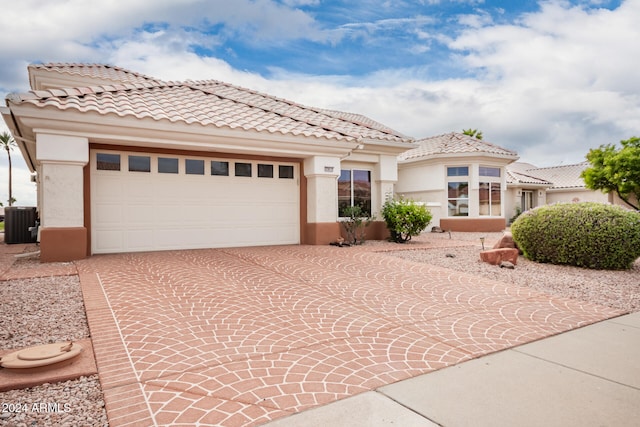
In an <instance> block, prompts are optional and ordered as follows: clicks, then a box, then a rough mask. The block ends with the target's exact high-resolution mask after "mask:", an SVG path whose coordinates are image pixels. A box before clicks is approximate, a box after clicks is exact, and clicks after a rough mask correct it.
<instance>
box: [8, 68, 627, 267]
mask: <svg viewBox="0 0 640 427" xmlns="http://www.w3.org/2000/svg"><path fill="white" fill-rule="evenodd" d="M28 74H29V81H30V85H31V88H32V90H31V91H30V92H28V93H22V94H12V95H9V96H8V97H7V99H6V105H7V106H6V107H2V108H0V112H1V113H2V116H3V118H4V120H5V122H6V124H7V125H8V127H9V129H10V131H11V133H12V134H13V136H14V138H15V140H16V141H17V143H18V146H19V148H20V150H21V152H22V155H23V157H24V159H25V161H26V163H27V165H28V167H29V168H30V169H31V171H32V172H35V173H36V175H35V176H36V182H37V200H38V206H37V209H38V215H39V219H40V228H39V241H40V251H41V255H40V259H41V261H44V262H47V261H69V260H75V259H81V258H84V257H86V256H89V255H92V254H102V253H117V252H136V251H157V250H170V249H195V248H212V247H233V246H258V245H278V244H328V243H331V242H333V241H335V240H336V239H337V238H338V237H340V235H341V234H343V230H341V226H340V222H341V221H342V220H344V218H343V217H344V216H347V215H345V214H344V210H345V208H347V207H349V206H360V207H361V208H362V210H363V211H364V212H365V213H366V214H368V215H372V216H373V217H374V218H377V219H378V220H377V221H374V222H373V223H372V224H371V225H370V226H369V227H368V228H367V230H366V234H367V238H368V239H383V238H385V237H387V236H388V231H387V230H386V228H385V226H384V223H383V222H382V221H380V211H381V208H382V206H383V204H384V202H385V200H386V199H387V198H388V197H391V196H393V195H400V196H405V197H407V198H411V199H414V200H416V201H418V202H421V203H424V204H426V205H427V207H428V208H429V209H430V211H431V213H432V215H433V219H432V222H431V225H432V226H438V227H440V228H441V229H444V230H451V231H483V232H489V231H501V230H504V229H505V227H506V226H507V225H508V224H509V221H510V219H511V218H513V217H514V216H515V215H516V214H517V213H518V212H521V211H525V210H528V209H531V208H533V207H536V206H539V205H543V204H546V203H554V202H558V201H586V200H593V201H603V202H610V203H616V202H619V200H618V199H617V198H615V197H613V196H611V195H604V194H602V193H599V192H594V191H591V190H587V189H586V188H585V186H584V182H582V180H581V178H580V172H581V171H582V170H583V169H584V167H586V164H584V163H583V164H579V165H569V166H561V167H554V168H536V167H535V166H533V165H530V164H527V163H521V162H518V161H517V160H518V154H517V153H515V152H514V151H511V150H508V149H505V148H502V147H500V146H497V145H495V144H492V143H489V142H487V141H482V140H479V139H476V138H473V137H471V136H468V135H464V134H461V133H449V134H445V135H439V136H434V137H430V138H424V139H421V140H417V141H416V140H414V139H413V138H411V137H408V136H405V135H403V134H401V133H400V132H397V131H395V130H393V129H390V128H389V127H387V126H385V125H383V124H381V123H378V122H376V121H374V120H371V119H369V118H367V117H364V116H362V115H359V114H352V113H345V112H340V111H333V110H325V109H319V108H312V107H307V106H303V105H300V104H297V103H295V102H292V101H288V100H284V99H280V98H276V97H274V96H270V95H267V94H264V93H260V92H256V91H253V90H250V89H246V88H242V87H238V86H234V85H231V84H227V83H224V82H220V81H216V80H207V81H186V82H165V81H162V80H158V79H155V78H153V77H149V76H145V75H142V74H139V73H135V72H132V71H129V70H125V69H122V68H119V67H114V66H108V65H99V64H56V63H52V64H37V65H30V66H29V67H28Z"/></svg>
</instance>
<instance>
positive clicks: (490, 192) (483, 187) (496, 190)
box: [478, 166, 502, 216]
mask: <svg viewBox="0 0 640 427" xmlns="http://www.w3.org/2000/svg"><path fill="white" fill-rule="evenodd" d="M479 175H480V186H479V189H480V191H479V194H478V196H479V203H480V205H479V213H480V215H481V216H500V215H501V213H502V192H501V179H500V175H501V172H500V168H495V167H487V166H480V169H479Z"/></svg>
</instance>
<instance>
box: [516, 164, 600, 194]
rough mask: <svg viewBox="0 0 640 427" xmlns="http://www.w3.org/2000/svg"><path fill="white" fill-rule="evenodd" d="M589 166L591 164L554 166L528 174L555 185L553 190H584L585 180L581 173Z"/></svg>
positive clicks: (534, 170)
mask: <svg viewBox="0 0 640 427" xmlns="http://www.w3.org/2000/svg"><path fill="white" fill-rule="evenodd" d="M588 166H589V162H582V163H577V164H574V165H564V166H552V167H545V168H535V169H529V170H527V173H528V174H531V175H533V176H536V177H539V178H542V179H544V180H547V181H549V182H552V183H553V186H552V187H551V189H560V188H584V187H585V184H584V180H583V179H582V178H580V173H581V172H582V171H583V170H585V169H586V168H587V167H588Z"/></svg>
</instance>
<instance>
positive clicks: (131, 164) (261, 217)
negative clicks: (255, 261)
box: [90, 149, 300, 254]
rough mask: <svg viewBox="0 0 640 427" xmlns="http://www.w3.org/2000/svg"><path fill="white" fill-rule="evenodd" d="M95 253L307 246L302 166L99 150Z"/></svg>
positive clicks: (94, 166)
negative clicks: (302, 225) (302, 226)
mask: <svg viewBox="0 0 640 427" xmlns="http://www.w3.org/2000/svg"><path fill="white" fill-rule="evenodd" d="M90 168H91V171H90V182H91V185H90V194H91V196H90V197H91V252H92V253H94V254H100V253H120V252H140V251H157V250H171V249H197V248H216V247H235V246H262V245H285V244H298V243H300V165H299V163H295V162H286V161H267V160H253V159H233V158H222V157H220V158H218V157H203V156H190V155H174V154H158V153H140V152H127V151H115V150H100V149H92V150H91V152H90Z"/></svg>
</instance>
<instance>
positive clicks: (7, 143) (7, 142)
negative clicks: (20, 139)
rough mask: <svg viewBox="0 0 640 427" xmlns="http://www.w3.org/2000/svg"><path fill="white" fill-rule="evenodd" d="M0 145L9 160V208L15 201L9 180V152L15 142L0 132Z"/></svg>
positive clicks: (6, 133) (5, 133) (9, 136)
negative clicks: (5, 151)
mask: <svg viewBox="0 0 640 427" xmlns="http://www.w3.org/2000/svg"><path fill="white" fill-rule="evenodd" d="M0 144H1V145H2V147H4V149H5V150H7V157H8V158H9V200H8V202H9V206H12V205H13V202H14V201H15V199H14V198H13V183H12V180H11V175H12V171H11V150H12V149H13V147H15V146H16V141H15V140H14V139H13V137H12V136H11V134H10V133H9V132H2V134H0Z"/></svg>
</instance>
